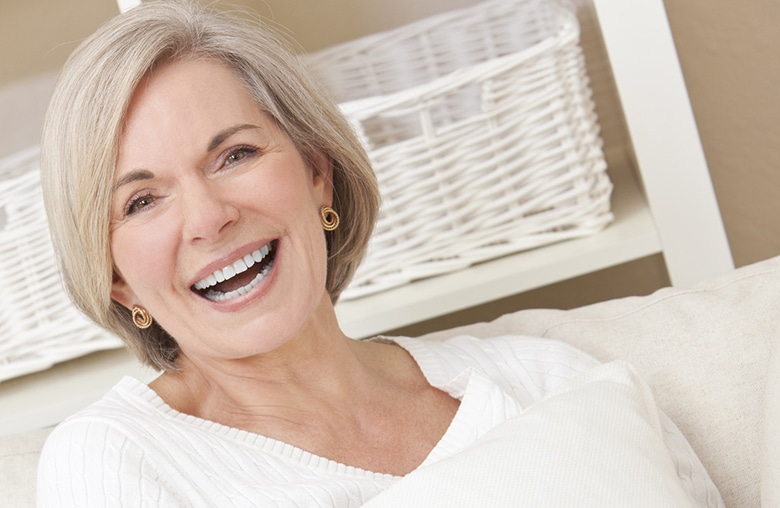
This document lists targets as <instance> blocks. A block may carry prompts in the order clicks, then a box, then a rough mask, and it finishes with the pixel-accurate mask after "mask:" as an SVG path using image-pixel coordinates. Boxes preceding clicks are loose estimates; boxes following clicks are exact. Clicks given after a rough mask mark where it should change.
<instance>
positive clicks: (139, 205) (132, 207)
mask: <svg viewBox="0 0 780 508" xmlns="http://www.w3.org/2000/svg"><path fill="white" fill-rule="evenodd" d="M156 200H157V199H156V198H155V197H154V196H152V195H151V194H149V193H146V194H141V195H138V196H134V197H133V198H132V199H131V200H130V201H129V202H128V203H127V206H125V216H128V215H132V214H134V213H136V212H141V211H143V210H145V209H146V208H148V207H150V206H152V205H153V204H154V202H155V201H156Z"/></svg>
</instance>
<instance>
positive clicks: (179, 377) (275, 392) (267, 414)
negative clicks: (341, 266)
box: [151, 299, 395, 428]
mask: <svg viewBox="0 0 780 508" xmlns="http://www.w3.org/2000/svg"><path fill="white" fill-rule="evenodd" d="M325 300H327V301H324V302H323V303H322V304H321V305H320V309H318V311H317V312H315V315H314V316H313V317H312V318H311V320H310V323H308V324H307V325H306V326H305V327H304V329H303V332H302V333H300V334H299V335H298V336H296V337H295V338H292V339H290V340H288V341H286V342H285V343H284V344H283V345H281V346H279V347H277V348H276V349H274V350H273V351H269V352H267V353H263V354H259V355H255V356H252V357H249V358H240V359H228V360H226V359H214V358H194V357H191V356H188V355H187V354H186V353H183V354H182V355H181V358H180V360H179V362H178V363H179V367H180V370H179V371H177V372H172V373H166V374H164V375H163V376H161V377H160V378H158V379H157V380H156V381H155V382H154V383H152V385H151V386H152V388H153V389H154V390H155V391H156V392H157V393H158V394H159V395H160V396H161V397H162V398H163V400H165V401H166V402H167V403H168V404H169V405H171V406H173V407H174V408H175V409H177V410H179V411H181V412H183V413H187V414H192V415H195V416H198V417H201V418H204V419H208V420H213V421H217V422H220V423H224V424H226V425H231V426H237V427H241V428H247V427H250V426H255V424H250V423H249V422H258V421H262V420H264V419H267V418H283V419H285V420H286V421H290V420H299V419H303V420H305V419H306V418H308V417H309V415H310V414H311V413H312V412H314V411H322V410H323V409H324V408H327V407H330V408H339V407H341V408H343V407H348V406H349V405H350V404H348V403H349V402H354V401H355V400H356V399H359V398H360V394H361V393H364V394H368V393H370V392H371V390H372V388H376V386H377V384H378V383H379V382H380V377H381V376H380V375H379V373H380V372H381V371H383V370H384V368H385V365H384V364H386V362H387V360H386V359H384V358H383V357H382V356H379V355H377V354H376V347H375V346H376V345H372V344H367V343H362V342H359V341H355V340H352V339H350V338H348V337H346V336H345V335H344V334H343V332H342V331H341V329H340V328H339V327H338V324H337V321H336V316H335V311H334V309H333V305H332V304H331V303H330V300H329V299H325ZM394 349H395V348H394ZM366 396H367V397H368V395H366Z"/></svg>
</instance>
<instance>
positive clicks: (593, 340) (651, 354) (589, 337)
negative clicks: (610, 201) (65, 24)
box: [0, 257, 780, 508]
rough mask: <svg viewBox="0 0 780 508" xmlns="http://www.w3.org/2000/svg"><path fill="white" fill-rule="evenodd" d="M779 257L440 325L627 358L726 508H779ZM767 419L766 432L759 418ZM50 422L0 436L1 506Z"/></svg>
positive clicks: (31, 480) (19, 498) (20, 488)
mask: <svg viewBox="0 0 780 508" xmlns="http://www.w3.org/2000/svg"><path fill="white" fill-rule="evenodd" d="M779 315H780V257H777V258H772V259H768V260H764V261H761V262H758V263H756V264H753V265H750V266H745V267H742V268H739V269H737V270H735V271H734V272H732V273H729V274H727V275H725V276H721V277H719V278H715V279H711V280H709V281H706V282H705V283H702V284H700V285H698V286H696V287H695V288H692V289H676V288H665V289H661V290H659V291H657V292H655V293H654V294H651V295H648V296H641V297H628V298H622V299H616V300H611V301H606V302H601V303H597V304H594V305H589V306H586V307H581V308H577V309H573V310H568V311H563V310H552V309H533V310H522V311H518V312H514V313H511V314H507V315H504V316H502V317H500V318H498V319H496V320H495V321H493V322H489V323H478V324H473V325H468V326H464V327H459V328H456V329H452V330H446V331H440V332H435V333H433V334H429V335H427V336H426V338H428V339H431V340H437V339H442V338H444V337H447V336H451V335H453V334H468V335H473V336H477V337H489V336H495V335H503V334H522V335H530V336H538V337H548V338H554V339H559V340H563V341H566V342H568V343H570V344H572V345H574V346H576V347H578V348H580V349H582V350H584V351H586V352H588V353H590V354H591V355H592V356H595V357H596V358H598V359H599V360H601V361H609V360H612V359H618V358H622V359H625V360H627V361H628V362H630V363H632V364H633V365H634V366H635V368H636V369H637V371H638V372H639V373H640V374H641V375H642V376H643V377H644V379H645V380H646V381H647V382H648V383H649V384H650V386H651V387H652V389H653V392H654V394H655V397H656V401H657V403H658V405H659V406H660V407H661V408H662V409H663V410H664V411H665V412H666V413H667V414H668V415H669V416H671V418H672V419H673V420H674V421H675V422H676V423H677V425H678V426H679V427H680V428H681V430H682V431H683V433H684V434H685V435H686V436H687V437H688V439H689V441H690V443H691V445H692V446H693V448H694V449H695V450H696V452H697V453H698V455H699V457H700V458H701V460H702V462H703V463H704V465H705V466H706V467H707V469H708V470H709V472H710V475H711V476H712V478H713V480H714V481H715V483H716V485H717V486H718V488H719V489H720V492H721V494H722V496H723V499H724V501H725V503H726V506H728V507H735V508H745V507H757V506H761V505H762V496H763V506H767V507H768V506H772V507H775V506H780V435H776V434H775V433H773V432H770V430H769V428H770V427H772V423H773V422H776V421H778V418H780V352H778V351H774V350H775V349H776V347H777V343H778V341H780V319H778V316H779ZM765 422H766V424H767V425H766V428H765V425H764V423H765ZM48 432H49V429H40V430H34V431H31V432H28V433H25V434H19V435H12V436H6V437H3V438H0V492H2V494H3V503H4V504H5V503H7V504H5V505H7V506H14V507H24V506H32V505H34V485H35V468H36V461H37V457H38V453H39V451H40V448H41V445H42V443H43V442H44V440H45V438H46V436H47V434H48Z"/></svg>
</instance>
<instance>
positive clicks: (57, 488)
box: [37, 380, 164, 506]
mask: <svg viewBox="0 0 780 508" xmlns="http://www.w3.org/2000/svg"><path fill="white" fill-rule="evenodd" d="M133 381H134V380H133ZM123 383H124V380H123ZM135 383H139V384H140V382H138V381H135ZM121 385H122V383H120V384H119V385H117V386H116V387H114V388H113V389H112V390H111V391H109V392H108V393H107V394H106V395H105V396H104V397H103V398H102V399H101V400H100V401H98V402H96V403H95V404H93V405H91V406H89V407H88V408H86V409H84V410H83V411H81V412H79V413H76V414H75V415H73V416H71V417H70V418H68V419H66V420H65V421H63V422H62V423H61V424H59V425H58V426H57V427H56V428H55V429H54V430H53V431H52V432H51V434H50V435H49V436H48V438H47V439H46V442H45V443H44V446H43V449H42V450H41V455H40V459H39V462H38V479H39V480H38V488H37V491H38V494H37V495H38V498H39V503H38V504H39V506H100V505H101V503H107V504H103V506H108V505H111V504H112V503H113V502H115V501H117V498H116V496H117V493H124V494H127V495H129V496H130V497H127V496H124V497H122V501H123V502H128V503H129V504H134V503H136V502H141V501H143V499H144V498H145V497H144V496H147V495H150V493H151V495H152V496H153V497H159V496H161V495H162V490H163V489H164V482H163V481H162V479H161V478H160V477H159V475H158V473H157V470H156V469H155V466H154V461H152V460H150V459H149V457H148V451H149V450H153V449H154V447H153V441H154V436H152V435H149V434H148V432H147V431H146V429H147V428H148V425H147V424H146V423H147V422H148V419H149V416H150V414H151V413H150V412H148V411H145V410H144V409H143V405H142V404H141V405H137V404H134V403H133V401H132V397H130V400H128V398H127V391H126V389H127V383H125V386H124V387H123V386H121ZM131 386H132V384H131ZM150 445H152V446H151V447H150ZM128 481H131V482H132V483H133V484H134V485H137V486H138V488H137V489H135V490H134V491H133V492H130V491H128V489H123V488H122V485H126V484H127V482H128ZM131 498H132V499H131Z"/></svg>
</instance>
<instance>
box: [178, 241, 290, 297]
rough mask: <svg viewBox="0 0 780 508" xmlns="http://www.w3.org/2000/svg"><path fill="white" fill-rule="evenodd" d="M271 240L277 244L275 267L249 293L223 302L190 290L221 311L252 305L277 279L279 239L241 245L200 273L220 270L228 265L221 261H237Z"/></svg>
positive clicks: (201, 276)
mask: <svg viewBox="0 0 780 508" xmlns="http://www.w3.org/2000/svg"><path fill="white" fill-rule="evenodd" d="M271 242H274V243H275V246H274V251H275V254H274V264H273V267H272V268H271V270H270V272H269V273H268V275H267V276H266V277H265V278H264V279H263V281H262V282H261V283H260V284H258V285H257V286H256V287H255V288H253V289H252V290H251V291H249V292H248V293H246V294H243V295H241V296H238V297H236V298H233V299H231V300H227V301H223V302H215V301H212V300H209V299H208V298H204V297H203V296H201V295H198V294H197V293H195V292H194V291H192V290H190V292H191V293H192V294H193V296H194V297H195V298H197V299H198V300H199V301H200V302H204V303H206V304H207V305H209V307H211V308H212V309H215V310H219V311H222V312H225V311H228V312H234V311H238V310H241V309H242V308H244V307H246V306H247V305H250V304H251V303H252V302H253V301H254V300H257V299H260V298H262V297H263V296H265V295H266V294H267V293H268V292H269V291H270V290H271V287H272V285H273V284H274V282H275V281H276V277H277V273H278V271H279V270H278V268H279V266H278V264H279V261H280V259H279V258H280V256H279V252H280V241H279V239H275V240H270V241H265V242H255V243H252V244H248V245H247V246H244V247H241V248H239V249H236V250H235V251H233V253H232V254H230V255H228V256H225V257H222V258H219V259H217V260H216V261H214V262H212V263H209V265H208V266H206V267H205V268H204V269H203V270H201V272H200V273H205V274H206V275H205V276H207V275H209V274H211V273H213V272H214V270H219V269H221V268H223V267H224V266H226V265H223V264H220V263H227V264H230V263H231V260H232V261H233V262H235V261H236V260H238V259H239V257H243V255H244V254H247V253H250V252H253V251H255V250H257V249H259V248H260V247H262V246H263V245H266V244H268V243H271ZM199 275H200V274H199ZM203 277H204V275H200V279H195V282H197V281H199V280H201V279H202V278H203ZM195 282H193V283H192V284H190V286H189V287H190V288H192V285H193V284H194V283H195Z"/></svg>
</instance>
